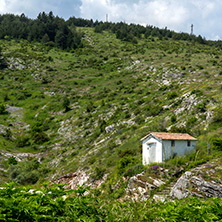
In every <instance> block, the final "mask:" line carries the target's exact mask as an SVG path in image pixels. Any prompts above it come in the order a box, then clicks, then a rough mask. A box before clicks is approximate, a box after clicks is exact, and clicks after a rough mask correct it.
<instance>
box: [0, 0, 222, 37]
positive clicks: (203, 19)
mask: <svg viewBox="0 0 222 222" xmlns="http://www.w3.org/2000/svg"><path fill="white" fill-rule="evenodd" d="M43 11H45V12H47V13H48V12H50V11H52V12H53V13H54V15H58V16H59V17H63V18H64V19H68V18H69V17H72V16H75V17H77V18H86V19H91V18H92V19H93V20H99V21H105V20H106V14H108V20H109V21H111V22H119V21H125V22H126V23H135V24H142V25H153V26H157V27H159V28H165V27H167V28H168V29H171V30H174V31H177V32H187V33H190V31H191V24H193V25H194V34H195V35H201V36H202V37H205V38H206V39H212V40H217V39H220V40H221V39H222V25H221V21H222V13H221V11H222V1H221V0H0V14H4V13H13V14H21V13H25V15H26V16H27V17H29V18H36V17H37V15H38V14H39V12H43Z"/></svg>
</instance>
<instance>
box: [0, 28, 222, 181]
mask: <svg viewBox="0 0 222 222" xmlns="http://www.w3.org/2000/svg"><path fill="white" fill-rule="evenodd" d="M77 31H78V32H79V33H82V35H83V37H82V40H81V41H82V44H83V47H82V48H77V49H75V50H69V51H63V50H61V49H58V48H55V47H54V46H50V45H49V44H44V43H39V42H28V41H27V40H10V39H3V40H1V41H0V45H1V51H2V55H3V58H4V61H6V62H7V64H8V68H4V67H3V68H2V69H1V73H0V79H1V88H0V95H1V98H0V102H1V110H0V111H1V114H0V130H1V131H0V147H1V151H2V154H4V152H8V153H12V152H13V153H15V155H16V154H19V153H27V152H28V153H32V155H33V156H35V157H37V158H39V160H40V162H41V163H40V165H39V166H38V167H37V169H35V172H34V174H35V175H36V179H35V180H33V181H31V183H35V182H37V181H38V183H39V184H40V183H41V182H42V181H45V180H46V181H48V180H51V179H52V178H53V179H55V178H59V177H61V176H62V175H65V174H67V173H72V172H75V171H77V170H83V171H85V172H87V173H88V174H90V175H91V178H92V179H95V180H97V179H100V178H101V177H102V176H103V175H104V174H108V175H109V177H110V178H118V177H119V176H121V175H123V174H124V173H125V172H126V171H127V170H128V169H129V168H132V169H134V167H136V166H138V165H139V166H140V165H141V142H140V138H142V137H143V136H144V135H146V134H148V133H149V132H151V131H169V132H188V133H190V134H191V135H193V136H195V137H197V138H199V142H198V150H199V153H200V154H199V156H198V157H199V158H200V159H201V158H202V156H204V155H205V154H206V152H207V144H208V143H211V147H217V146H219V147H220V146H221V138H222V136H221V125H222V109H221V102H222V95H221V94H222V85H221V82H222V81H221V80H222V66H221V64H222V53H221V52H222V50H221V48H219V47H216V46H210V45H209V44H199V43H198V42H194V41H184V40H174V39H162V40H160V39H159V38H157V37H152V36H150V37H148V38H145V37H144V36H141V37H140V38H137V39H136V42H137V43H136V42H135V43H131V42H129V41H122V40H120V39H117V38H116V35H115V34H114V33H112V32H110V31H102V32H99V33H98V32H95V31H94V28H91V27H85V28H83V27H78V28H77ZM2 61H3V60H2ZM218 144H219V145H218ZM201 155H202V156H201ZM30 158H31V157H30ZM11 159H13V158H11ZM8 167H9V168H10V172H9V173H6V172H5V171H4V170H7V169H8ZM21 168H22V167H21ZM34 168H35V167H34ZM16 169H18V168H17V167H14V168H13V167H12V165H11V164H10V161H7V160H5V159H4V158H2V159H1V170H2V171H1V178H2V181H3V182H4V181H8V180H15V181H20V182H21V183H22V184H26V183H27V181H26V179H25V178H26V177H25V178H22V179H21V178H20V179H18V175H19V174H21V172H20V171H19V172H17V171H16ZM139 169H140V170H138V171H141V170H143V169H144V168H143V167H142V166H140V167H139ZM21 171H22V170H21ZM21 177H22V176H21Z"/></svg>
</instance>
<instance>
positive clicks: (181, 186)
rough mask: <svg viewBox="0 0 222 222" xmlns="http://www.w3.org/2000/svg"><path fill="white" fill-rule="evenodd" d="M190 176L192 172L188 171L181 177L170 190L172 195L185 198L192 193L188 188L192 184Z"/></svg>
mask: <svg viewBox="0 0 222 222" xmlns="http://www.w3.org/2000/svg"><path fill="white" fill-rule="evenodd" d="M190 177H191V172H190V171H187V172H185V173H184V174H183V175H182V176H181V177H180V178H179V180H178V181H177V182H176V184H175V185H174V186H173V188H172V190H171V192H170V196H171V197H172V198H177V199H183V198H186V197H188V195H189V194H190V191H189V189H188V188H189V185H190V182H189V180H190Z"/></svg>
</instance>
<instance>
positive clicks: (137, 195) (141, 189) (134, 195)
mask: <svg viewBox="0 0 222 222" xmlns="http://www.w3.org/2000/svg"><path fill="white" fill-rule="evenodd" d="M148 179H149V183H148V182H147V180H146V179H145V177H144V174H143V173H141V174H137V175H134V176H133V177H131V178H130V179H129V182H128V186H127V189H126V194H127V195H126V198H130V199H132V200H146V199H148V198H149V196H150V191H152V190H155V189H156V188H158V187H160V186H161V185H162V184H164V182H163V181H161V180H160V179H154V178H151V177H149V178H148Z"/></svg>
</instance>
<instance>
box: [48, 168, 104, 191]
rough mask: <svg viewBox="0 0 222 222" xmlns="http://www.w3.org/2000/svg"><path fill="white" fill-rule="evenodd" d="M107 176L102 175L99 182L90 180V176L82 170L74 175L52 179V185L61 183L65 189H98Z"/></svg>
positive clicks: (69, 174)
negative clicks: (87, 187) (79, 187)
mask: <svg viewBox="0 0 222 222" xmlns="http://www.w3.org/2000/svg"><path fill="white" fill-rule="evenodd" d="M107 175H108V174H104V175H103V177H102V178H101V179H99V180H94V181H92V180H90V174H88V173H86V172H85V171H83V170H78V171H76V172H74V173H68V174H66V175H63V176H61V177H59V178H57V179H54V180H53V181H52V183H62V184H67V185H65V187H66V188H69V189H78V186H83V185H86V186H90V187H91V188H98V187H100V185H101V184H102V183H103V182H104V181H105V180H106V178H107Z"/></svg>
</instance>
